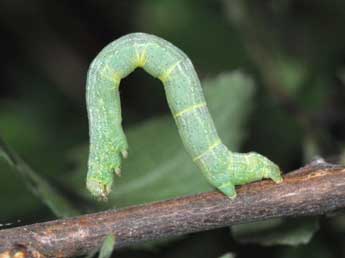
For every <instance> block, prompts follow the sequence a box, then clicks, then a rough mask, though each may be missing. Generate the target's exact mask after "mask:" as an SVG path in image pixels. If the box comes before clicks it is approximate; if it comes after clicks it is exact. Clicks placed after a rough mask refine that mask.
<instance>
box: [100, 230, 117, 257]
mask: <svg viewBox="0 0 345 258" xmlns="http://www.w3.org/2000/svg"><path fill="white" fill-rule="evenodd" d="M114 247H115V237H114V236H113V235H109V236H107V237H106V238H105V239H104V241H103V244H102V247H101V249H100V251H99V255H98V258H109V257H110V256H111V254H112V253H113V250H114Z"/></svg>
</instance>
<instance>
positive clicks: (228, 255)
mask: <svg viewBox="0 0 345 258" xmlns="http://www.w3.org/2000/svg"><path fill="white" fill-rule="evenodd" d="M219 258H235V255H233V254H231V253H227V254H224V255H222V256H220V257H219Z"/></svg>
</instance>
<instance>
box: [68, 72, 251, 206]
mask: <svg viewBox="0 0 345 258" xmlns="http://www.w3.org/2000/svg"><path fill="white" fill-rule="evenodd" d="M203 84H204V85H205V96H206V99H207V102H208V105H209V109H210V112H211V115H212V116H213V118H214V121H215V124H216V127H217V129H218V132H219V135H220V137H221V139H222V140H223V141H224V143H225V144H227V145H228V146H229V147H230V149H231V150H237V149H238V147H239V144H240V142H241V141H242V139H243V136H244V134H245V127H244V125H245V122H246V120H247V117H248V114H249V110H250V107H251V102H252V95H253V90H254V87H253V82H252V80H251V78H249V77H248V76H246V75H244V74H243V73H241V72H234V73H224V74H221V75H219V76H218V77H216V78H214V79H208V80H205V81H204V83H203ZM126 133H127V137H128V141H129V157H128V160H125V161H124V163H123V168H122V171H123V175H122V177H120V178H116V179H115V182H114V186H113V191H112V192H111V194H110V198H109V202H108V203H107V204H104V205H105V207H109V206H114V205H116V206H117V207H121V206H127V205H133V204H139V203H145V202H148V201H158V200H162V199H169V198H173V197H178V196H181V195H190V194H195V193H200V192H205V191H209V190H211V189H212V187H211V186H210V185H209V184H208V182H207V181H206V179H205V178H204V176H202V174H201V173H200V172H199V171H198V168H197V167H196V166H195V164H194V163H193V162H192V159H191V158H190V157H189V155H188V154H187V153H186V151H185V150H184V148H183V145H182V142H181V140H180V137H179V135H178V132H177V128H176V125H175V124H174V122H173V119H172V117H171V116H166V117H161V118H156V119H151V120H148V121H146V122H145V123H142V124H140V125H137V126H135V127H131V128H130V129H129V130H126ZM77 157H78V160H79V161H78V162H79V166H80V169H79V170H78V171H77V173H75V175H74V177H72V179H71V180H69V182H70V183H74V186H75V187H76V189H85V186H84V178H85V176H86V171H87V169H86V164H87V147H83V148H80V149H77V150H76V151H75V158H77ZM81 178H82V181H81ZM85 194H86V196H90V195H89V194H88V193H86V192H85Z"/></svg>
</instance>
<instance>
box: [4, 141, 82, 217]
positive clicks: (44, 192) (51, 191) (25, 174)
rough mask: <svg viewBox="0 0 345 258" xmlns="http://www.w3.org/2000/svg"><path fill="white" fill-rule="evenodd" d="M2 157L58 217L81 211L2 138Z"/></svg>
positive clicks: (69, 215) (74, 214)
mask: <svg viewBox="0 0 345 258" xmlns="http://www.w3.org/2000/svg"><path fill="white" fill-rule="evenodd" d="M0 157H2V158H4V159H5V160H6V161H7V163H8V164H9V165H10V166H11V167H12V168H13V171H14V172H16V173H18V174H19V175H20V176H21V177H22V178H23V181H24V183H25V184H26V186H27V188H28V189H29V190H30V191H31V192H32V193H33V194H35V195H36V196H37V197H38V198H40V199H41V200H42V202H43V203H45V204H46V205H47V206H48V207H49V208H50V209H51V211H52V212H53V213H54V214H55V215H56V216H58V217H61V218H64V217H71V216H76V215H78V214H79V212H78V211H77V210H76V209H74V208H73V206H72V204H71V203H70V202H69V201H68V200H67V199H65V198H64V197H63V196H62V195H61V193H59V192H58V191H57V190H56V189H55V188H53V187H52V186H51V185H50V183H48V182H47V181H46V180H44V179H43V178H42V177H41V176H40V175H39V174H37V173H36V172H35V171H33V170H32V169H31V168H30V167H29V166H28V165H27V164H26V163H25V162H24V161H23V160H22V159H21V158H20V157H19V156H18V155H17V154H16V153H15V152H14V151H12V150H11V149H10V148H9V147H8V146H7V145H6V144H5V142H4V141H3V140H2V139H1V138H0Z"/></svg>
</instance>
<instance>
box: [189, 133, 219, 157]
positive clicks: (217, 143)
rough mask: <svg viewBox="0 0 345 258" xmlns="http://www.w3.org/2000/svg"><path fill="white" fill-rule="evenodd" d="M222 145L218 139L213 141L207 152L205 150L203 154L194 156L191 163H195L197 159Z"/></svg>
mask: <svg viewBox="0 0 345 258" xmlns="http://www.w3.org/2000/svg"><path fill="white" fill-rule="evenodd" d="M221 143H222V141H221V140H220V139H219V138H218V139H217V140H215V142H214V143H212V144H211V145H210V146H209V147H208V148H207V150H205V151H204V152H203V153H201V154H200V155H198V156H196V157H194V158H193V161H196V160H198V159H200V158H201V157H202V156H204V155H205V154H206V153H208V152H210V151H212V150H213V149H214V148H216V147H217V146H218V145H220V144H221Z"/></svg>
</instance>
